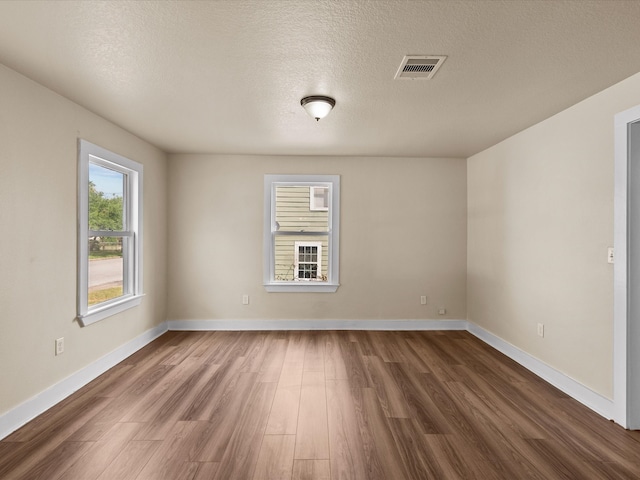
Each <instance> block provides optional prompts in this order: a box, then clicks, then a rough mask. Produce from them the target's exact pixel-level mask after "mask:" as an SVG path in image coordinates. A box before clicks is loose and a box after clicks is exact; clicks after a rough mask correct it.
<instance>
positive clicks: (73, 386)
mask: <svg viewBox="0 0 640 480" xmlns="http://www.w3.org/2000/svg"><path fill="white" fill-rule="evenodd" d="M167 330H174V331H196V330H201V331H205V330H209V331H212V330H235V331H240V330H265V331H266V330H396V331H400V330H404V331H411V330H414V331H425V330H467V331H469V332H470V333H471V334H472V335H475V336H476V337H477V338H479V339H480V340H482V341H483V342H485V343H486V344H488V345H490V346H491V347H493V348H495V349H496V350H498V351H499V352H502V353H503V354H505V355H506V356H508V357H509V358H511V359H512V360H514V361H515V362H517V363H519V364H520V365H522V366H523V367H525V368H526V369H528V370H530V371H531V372H533V373H535V374H536V375H538V376H539V377H540V378H542V379H543V380H545V381H547V382H549V383H550V384H551V385H553V386H555V387H556V388H558V389H560V390H561V391H563V392H564V393H566V394H567V395H569V396H571V397H573V398H574V399H575V400H577V401H579V402H580V403H582V404H584V405H586V406H587V407H589V408H590V409H591V410H593V411H594V412H596V413H598V414H600V415H602V416H603V417H605V418H607V419H610V418H612V415H613V401H611V400H609V399H607V398H605V397H603V396H601V395H600V394H598V393H596V392H594V391H592V390H590V389H589V388H587V387H585V386H584V385H582V384H581V383H579V382H577V381H576V380H574V379H572V378H570V377H568V376H567V375H565V374H564V373H562V372H560V371H558V370H556V369H554V368H553V367H550V366H549V365H547V364H545V363H544V362H542V361H540V360H538V359H537V358H535V357H533V356H531V355H529V354H528V353H526V352H524V351H522V350H520V349H519V348H517V347H515V346H513V345H511V344H510V343H508V342H506V341H504V340H502V339H501V338H499V337H497V336H495V335H493V334H492V333H489V332H488V331H486V330H484V329H483V328H481V327H479V326H477V325H476V324H474V323H471V322H468V321H466V320H170V321H168V322H164V323H162V324H160V325H158V326H156V327H154V328H152V329H151V330H148V331H146V332H145V333H143V334H142V335H139V336H138V337H136V338H134V339H133V340H131V341H129V342H127V343H125V344H124V345H122V346H121V347H118V348H117V349H116V350H114V351H113V352H111V353H109V354H107V355H105V356H104V357H102V358H100V359H98V360H96V361H95V362H93V363H91V364H89V365H87V366H86V367H85V368H83V369H81V370H79V371H78V372H76V373H74V374H73V375H71V376H70V377H68V378H66V379H64V380H62V381H61V382H59V383H57V384H55V385H53V386H51V387H50V388H48V389H46V390H44V391H43V392H41V393H39V394H37V395H36V396H34V397H33V398H31V399H29V400H27V401H26V402H24V403H22V404H20V405H18V406H17V407H15V408H14V409H12V410H9V411H8V412H7V413H5V414H3V415H0V440H2V439H3V438H4V437H6V436H7V435H9V434H10V433H12V432H14V431H15V430H17V429H18V428H20V427H21V426H22V425H24V424H25V423H27V422H28V421H30V420H32V419H33V418H35V417H37V416H38V415H40V414H41V413H42V412H44V411H45V410H47V409H49V408H51V407H52V406H54V405H55V404H56V403H58V402H60V401H62V400H64V399H65V398H66V397H68V396H69V395H71V394H72V393H73V392H75V391H76V390H78V389H80V388H81V387H83V386H84V385H86V384H87V383H89V382H90V381H92V380H93V379H95V378H97V377H98V376H99V375H101V374H103V373H104V372H106V371H107V370H108V369H110V368H112V367H113V366H114V365H116V364H118V363H119V362H121V361H122V360H124V359H125V358H127V357H128V356H130V355H131V354H133V353H135V352H136V351H138V350H139V349H140V348H142V347H144V346H145V345H147V344H148V343H150V342H152V341H153V340H155V339H156V338H157V337H159V336H160V335H162V334H163V333H165V332H166V331H167Z"/></svg>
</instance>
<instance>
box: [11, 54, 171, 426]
mask: <svg viewBox="0 0 640 480" xmlns="http://www.w3.org/2000/svg"><path fill="white" fill-rule="evenodd" d="M0 92H2V94H1V95H0V145H1V146H2V147H1V148H0V167H1V168H0V172H1V173H0V224H1V225H2V226H1V227H0V228H1V231H2V234H1V235H0V265H1V267H0V271H1V272H2V274H1V275H0V365H2V367H1V368H0V386H1V387H0V414H2V413H4V412H6V411H8V410H10V409H12V408H13V407H15V406H17V405H19V404H21V403H22V402H24V401H26V400H27V399H29V398H30V397H32V396H34V395H35V394H37V393H40V392H42V391H43V390H45V389H46V388H48V387H49V386H51V385H53V384H55V383H57V382H59V381H61V380H62V379H64V378H66V377H68V376H69V375H71V374H72V373H73V372H76V371H78V370H80V369H82V368H83V367H86V366H87V365H88V364H90V363H91V362H93V361H95V360H97V359H98V358H100V357H102V356H103V355H105V354H107V353H109V352H111V351H113V350H114V349H116V348H117V347H119V346H121V345H122V344H124V343H126V342H127V341H129V340H131V339H133V338H135V337H136V336H138V335H140V334H141V333H143V332H145V331H147V330H149V329H150V328H152V327H153V326H154V325H157V324H159V323H160V322H162V321H164V320H165V317H166V315H165V304H166V302H165V297H166V281H165V278H166V214H165V212H166V183H167V181H166V176H167V165H166V163H167V160H166V155H165V154H164V153H163V152H161V151H160V150H158V149H157V148H155V147H153V146H151V145H149V144H148V143H146V142H144V141H142V140H140V139H139V138H137V137H135V136H133V135H131V134H129V133H127V132H126V131H124V130H123V129H121V128H119V127H117V126H115V125H113V124H112V123H110V122H108V121H106V120H104V119H103V118H100V117H98V116H96V115H94V114H92V113H91V112H89V111H87V110H85V109H84V108H82V107H80V106H78V105H76V104H74V103H72V102H70V101H69V100H67V99H65V98H63V97H61V96H59V95H57V94H55V93H53V92H51V91H50V90H47V89H46V88H44V87H42V86H40V85H38V84H37V83H34V82H32V81H31V80H28V79H27V78H25V77H23V76H21V75H19V74H17V73H15V72H14V71H12V70H10V69H8V68H6V67H4V66H1V65H0ZM79 137H81V138H85V139H87V140H89V141H90V142H93V143H96V144H98V145H100V146H103V147H105V148H107V149H109V150H112V151H114V152H116V153H119V154H121V155H124V156H126V157H128V158H131V159H133V160H136V161H138V162H140V163H142V164H144V182H145V184H144V289H145V293H146V297H145V298H144V299H143V301H142V304H141V305H140V306H138V307H136V308H133V309H130V310H127V311H126V312H124V313H122V314H119V315H116V316H114V317H110V318H108V319H106V320H103V321H101V322H98V323H96V324H94V325H90V326H88V327H85V328H82V327H80V326H79V325H78V323H77V321H76V320H75V315H76V264H77V258H76V255H77V254H76V248H77V240H76V236H77V233H76V232H77V230H76V217H77V163H78V160H77V139H78V138H79ZM58 337H64V338H65V352H64V354H63V355H60V356H54V340H55V339H56V338H58Z"/></svg>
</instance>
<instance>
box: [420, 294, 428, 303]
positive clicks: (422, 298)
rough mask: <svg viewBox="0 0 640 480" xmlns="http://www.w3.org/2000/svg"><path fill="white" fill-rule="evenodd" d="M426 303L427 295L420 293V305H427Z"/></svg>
mask: <svg viewBox="0 0 640 480" xmlns="http://www.w3.org/2000/svg"><path fill="white" fill-rule="evenodd" d="M426 304H427V296H426V295H420V305H426Z"/></svg>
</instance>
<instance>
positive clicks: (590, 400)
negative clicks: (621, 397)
mask: <svg viewBox="0 0 640 480" xmlns="http://www.w3.org/2000/svg"><path fill="white" fill-rule="evenodd" d="M467 330H468V331H469V332H470V333H471V334H472V335H475V336H476V337H478V338H479V339H480V340H482V341H483V342H484V343H486V344H487V345H490V346H492V347H493V348H495V349H496V350H498V351H499V352H501V353H504V354H505V355H506V356H507V357H509V358H511V359H512V360H514V361H515V362H517V363H519V364H520V365H522V366H523V367H524V368H526V369H527V370H530V371H531V372H533V373H535V374H536V375H537V376H539V377H540V378H542V379H543V380H545V381H547V382H548V383H550V384H551V385H553V386H554V387H556V388H558V389H559V390H561V391H563V392H564V393H566V394H567V395H569V396H570V397H572V398H574V399H575V400H577V401H578V402H580V403H582V404H583V405H585V406H587V407H589V408H590V409H591V410H593V411H594V412H596V413H598V414H600V415H602V416H603V417H604V418H606V419H607V420H610V419H612V418H613V401H612V400H609V399H608V398H605V397H603V396H602V395H600V394H599V393H596V392H594V391H593V390H591V389H589V388H588V387H585V386H584V385H583V384H581V383H580V382H578V381H576V380H574V379H573V378H571V377H569V376H567V375H566V374H564V373H562V372H560V371H559V370H556V369H555V368H553V367H550V366H549V365H547V364H546V363H544V362H542V361H540V360H538V359H537V358H535V357H533V356H531V355H529V354H528V353H526V352H524V351H522V350H520V349H519V348H518V347H515V346H513V345H511V344H510V343H508V342H506V341H504V340H503V339H501V338H500V337H496V336H495V335H494V334H492V333H490V332H488V331H486V330H484V329H483V328H481V327H479V326H477V325H476V324H474V323H472V322H468V327H467Z"/></svg>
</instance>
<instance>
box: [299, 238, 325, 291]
mask: <svg viewBox="0 0 640 480" xmlns="http://www.w3.org/2000/svg"><path fill="white" fill-rule="evenodd" d="M293 245H294V248H295V252H294V265H293V268H294V271H293V278H294V279H295V281H296V282H318V281H320V280H318V279H316V278H300V277H299V276H298V275H299V273H300V272H299V271H298V267H299V266H300V247H315V248H317V249H318V250H317V253H316V255H317V259H318V260H317V261H316V262H303V263H315V264H316V268H317V272H318V273H319V274H320V275H322V242H303V241H299V242H294V244H293Z"/></svg>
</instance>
